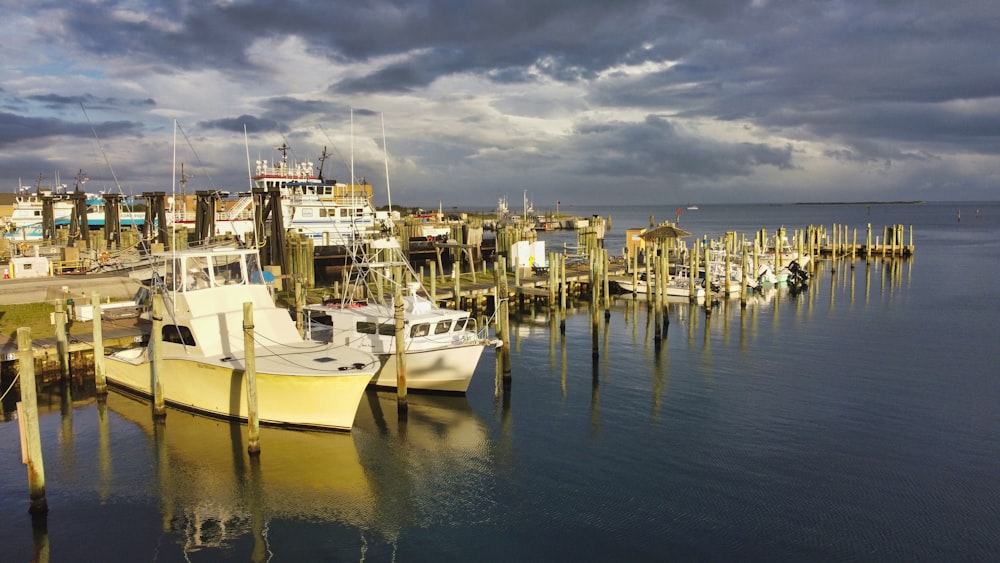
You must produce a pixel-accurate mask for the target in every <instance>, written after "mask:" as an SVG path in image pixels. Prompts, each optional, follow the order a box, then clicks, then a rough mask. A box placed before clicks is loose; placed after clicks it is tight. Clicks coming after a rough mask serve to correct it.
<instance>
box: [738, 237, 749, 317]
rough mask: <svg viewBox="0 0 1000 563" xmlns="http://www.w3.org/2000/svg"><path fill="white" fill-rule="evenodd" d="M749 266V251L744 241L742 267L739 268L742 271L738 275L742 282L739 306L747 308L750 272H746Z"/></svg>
mask: <svg viewBox="0 0 1000 563" xmlns="http://www.w3.org/2000/svg"><path fill="white" fill-rule="evenodd" d="M749 266H750V251H749V249H748V248H747V245H746V244H745V243H744V244H743V267H741V268H740V271H741V272H742V275H741V276H740V278H741V280H740V281H741V283H742V285H741V286H740V307H742V308H744V309H746V308H747V293H748V292H749V285H750V279H749V275H750V274H749V273H748V272H747V270H748V268H749Z"/></svg>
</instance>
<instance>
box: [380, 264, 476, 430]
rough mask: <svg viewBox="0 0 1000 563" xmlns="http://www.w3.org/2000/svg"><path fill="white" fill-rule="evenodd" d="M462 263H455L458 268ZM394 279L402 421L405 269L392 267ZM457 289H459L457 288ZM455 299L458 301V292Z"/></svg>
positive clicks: (402, 415)
mask: <svg viewBox="0 0 1000 563" xmlns="http://www.w3.org/2000/svg"><path fill="white" fill-rule="evenodd" d="M460 262H461V261H458V262H456V263H455V266H456V267H457V266H458V265H459V263H460ZM392 278H393V280H395V281H396V283H395V284H393V287H394V288H395V289H394V291H393V294H392V304H393V313H394V317H395V320H396V412H397V413H398V415H399V418H400V419H406V414H407V410H408V406H407V403H406V326H405V323H404V312H403V267H402V266H398V265H397V266H393V267H392ZM456 289H457V288H456ZM455 299H456V300H457V299H458V293H457V290H456V293H455Z"/></svg>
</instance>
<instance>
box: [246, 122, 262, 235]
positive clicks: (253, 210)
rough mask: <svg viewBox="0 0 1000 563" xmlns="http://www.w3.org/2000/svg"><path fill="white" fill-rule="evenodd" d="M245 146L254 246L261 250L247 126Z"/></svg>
mask: <svg viewBox="0 0 1000 563" xmlns="http://www.w3.org/2000/svg"><path fill="white" fill-rule="evenodd" d="M243 146H245V147H246V151H247V180H249V182H250V213H251V215H253V245H254V247H256V248H260V236H259V235H258V233H257V208H256V205H257V196H255V195H254V193H253V169H252V168H250V139H249V136H248V135H247V124H246V123H244V124H243Z"/></svg>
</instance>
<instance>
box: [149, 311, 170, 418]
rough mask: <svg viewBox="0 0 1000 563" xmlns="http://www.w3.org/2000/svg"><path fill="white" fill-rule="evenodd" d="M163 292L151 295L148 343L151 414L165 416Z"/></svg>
mask: <svg viewBox="0 0 1000 563" xmlns="http://www.w3.org/2000/svg"><path fill="white" fill-rule="evenodd" d="M163 306H164V303H163V294H162V293H160V292H157V293H156V294H155V295H153V315H152V321H153V326H152V330H151V331H150V335H149V344H150V346H152V347H153V361H152V363H151V364H150V369H152V370H153V373H152V375H153V416H154V417H156V418H164V417H166V416H167V407H166V402H165V400H164V398H163V377H162V375H163Z"/></svg>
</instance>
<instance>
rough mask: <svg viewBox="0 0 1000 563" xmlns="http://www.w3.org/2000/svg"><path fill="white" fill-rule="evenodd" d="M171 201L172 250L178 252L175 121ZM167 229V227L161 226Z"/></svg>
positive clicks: (175, 126) (171, 169) (171, 168)
mask: <svg viewBox="0 0 1000 563" xmlns="http://www.w3.org/2000/svg"><path fill="white" fill-rule="evenodd" d="M170 201H171V206H170V207H171V208H172V211H173V213H174V228H173V229H170V250H171V251H172V252H176V251H177V221H176V219H177V120H176V119H175V120H174V155H173V163H172V165H171V166H170ZM161 227H162V228H166V225H161Z"/></svg>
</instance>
